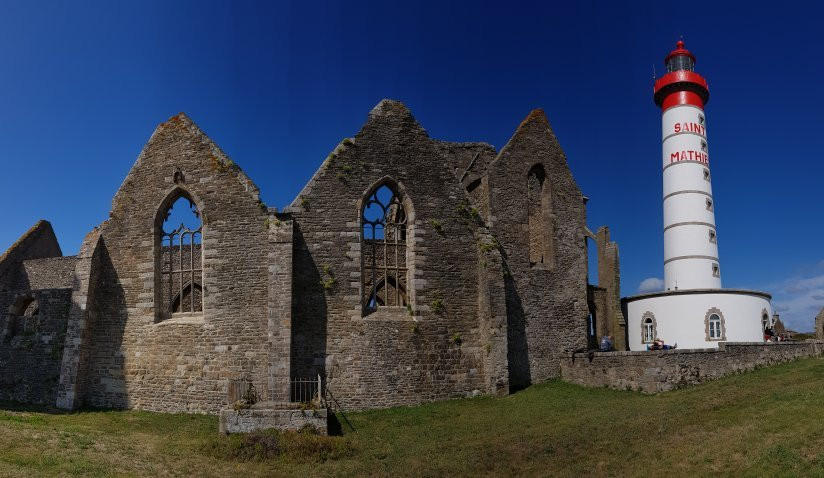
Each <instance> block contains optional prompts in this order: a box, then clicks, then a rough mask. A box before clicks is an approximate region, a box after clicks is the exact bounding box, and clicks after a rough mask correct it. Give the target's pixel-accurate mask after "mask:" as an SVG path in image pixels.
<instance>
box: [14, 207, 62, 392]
mask: <svg viewBox="0 0 824 478" xmlns="http://www.w3.org/2000/svg"><path fill="white" fill-rule="evenodd" d="M61 255H62V253H61V251H60V246H59V245H58V244H57V238H56V237H55V236H54V231H53V230H52V228H51V225H50V224H49V223H48V222H45V221H40V222H38V223H37V224H35V225H34V226H33V227H32V228H31V229H30V230H29V231H27V232H26V233H25V234H24V235H23V236H22V237H21V238H20V240H18V241H17V242H16V243H15V244H14V245H12V246H11V247H10V248H9V250H8V251H7V252H6V253H5V254H3V256H0V399H2V400H15V401H19V402H26V403H39V404H53V403H54V400H55V396H56V390H57V383H58V380H59V377H60V363H61V359H62V357H63V340H64V337H65V331H66V323H67V320H68V311H69V306H70V304H71V282H72V279H73V273H74V265H75V258H73V257H60V256H61ZM35 310H37V313H36V314H35V313H34V311H35Z"/></svg>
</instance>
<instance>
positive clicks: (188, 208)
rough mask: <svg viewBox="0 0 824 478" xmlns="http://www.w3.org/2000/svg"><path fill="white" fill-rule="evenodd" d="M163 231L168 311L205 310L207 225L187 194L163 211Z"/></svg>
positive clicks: (163, 301) (163, 296) (162, 264)
mask: <svg viewBox="0 0 824 478" xmlns="http://www.w3.org/2000/svg"><path fill="white" fill-rule="evenodd" d="M162 219H163V225H162V228H161V230H160V251H161V254H160V270H161V281H160V282H161V284H160V291H161V297H160V300H161V305H162V307H165V309H166V311H167V312H168V313H172V314H174V313H182V312H190V313H191V312H202V311H203V289H202V285H201V284H202V283H203V267H202V245H203V224H202V221H201V217H200V211H198V209H197V206H196V205H195V203H194V201H192V199H191V198H189V197H188V196H187V195H185V194H184V193H181V194H180V196H178V198H177V199H176V200H175V201H174V202H173V203H172V205H171V206H170V207H169V208H168V209H167V210H166V211H165V213H164V214H163V217H162Z"/></svg>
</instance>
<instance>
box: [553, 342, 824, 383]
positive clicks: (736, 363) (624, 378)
mask: <svg viewBox="0 0 824 478" xmlns="http://www.w3.org/2000/svg"><path fill="white" fill-rule="evenodd" d="M822 353H824V341H813V340H808V341H805V342H777V343H770V344H765V343H761V342H754V343H732V342H730V343H723V342H722V343H721V344H719V347H718V349H683V350H680V349H676V350H659V351H650V352H644V351H642V352H596V353H595V354H594V355H593V356H592V359H591V360H590V358H589V357H588V355H587V354H586V353H576V354H571V355H569V356H568V357H567V358H566V359H565V360H564V361H563V362H562V364H561V377H562V379H563V380H564V381H566V382H571V383H577V384H579V385H585V386H588V387H611V388H618V389H628V390H640V391H642V392H646V393H657V392H663V391H667V390H672V389H675V388H679V387H682V386H685V385H692V384H696V383H700V382H704V381H706V380H712V379H716V378H720V377H723V376H726V375H730V374H733V373H738V372H743V371H746V370H752V369H754V368H756V367H762V366H768V365H775V364H778V363H782V362H788V361H792V360H796V359H798V358H803V357H814V356H821V355H822Z"/></svg>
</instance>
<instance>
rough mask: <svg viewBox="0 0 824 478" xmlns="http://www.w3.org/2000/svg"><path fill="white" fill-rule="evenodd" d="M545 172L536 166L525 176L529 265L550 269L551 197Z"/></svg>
mask: <svg viewBox="0 0 824 478" xmlns="http://www.w3.org/2000/svg"><path fill="white" fill-rule="evenodd" d="M548 183H549V182H548V181H547V180H546V171H545V170H544V167H543V166H542V165H540V164H536V165H535V166H533V167H532V169H530V170H529V174H528V175H527V214H528V215H529V219H528V224H527V226H528V229H529V263H530V265H532V266H539V267H540V266H543V267H546V268H551V267H552V266H553V265H554V264H555V251H554V244H553V236H554V234H553V231H552V221H551V220H550V213H551V206H552V204H551V201H552V199H551V197H550V191H549V184H548Z"/></svg>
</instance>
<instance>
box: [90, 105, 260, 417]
mask: <svg viewBox="0 0 824 478" xmlns="http://www.w3.org/2000/svg"><path fill="white" fill-rule="evenodd" d="M180 190H182V191H185V192H186V193H187V194H188V195H189V196H191V198H192V199H193V200H194V202H195V203H196V205H197V207H198V210H199V211H200V213H201V217H202V221H203V245H202V249H203V261H202V267H203V289H204V294H203V312H202V314H190V316H186V317H175V316H174V315H173V316H172V317H171V318H170V319H166V320H159V319H162V318H163V317H162V315H161V314H159V312H160V311H159V310H157V309H156V293H157V285H156V284H157V275H156V267H157V262H156V253H157V250H156V249H157V247H158V242H157V240H156V234H157V232H156V229H155V228H156V224H157V223H158V220H159V219H158V215H159V214H161V213H162V210H163V209H165V206H167V205H168V204H169V202H170V201H171V200H172V199H174V197H175V194H176V192H177V191H180ZM267 217H268V210H267V208H266V207H265V206H264V205H263V204H262V203H261V202H260V199H259V193H258V189H257V187H256V186H255V185H254V183H252V181H251V180H249V179H248V178H247V177H246V175H245V174H243V172H242V171H241V170H240V169H239V168H238V167H237V166H236V165H235V164H234V163H233V162H232V161H231V160H230V159H229V158H227V157H226V156H225V155H224V154H223V152H222V151H221V150H220V149H219V148H218V147H217V146H216V145H215V144H214V143H212V142H211V140H209V139H208V138H207V137H206V136H205V135H204V134H203V133H202V132H201V131H200V130H199V129H198V128H197V126H196V125H194V123H192V121H191V120H189V119H188V118H187V117H186V116H185V115H183V114H180V115H177V116H175V117H173V118H171V119H170V120H169V121H167V122H166V123H164V124H162V125H160V126H159V127H158V128H157V130H156V131H155V132H154V134H153V135H152V137H151V139H150V140H149V142H148V144H147V145H146V146H145V148H144V149H143V151H142V152H141V154H140V156H139V158H138V159H137V162H136V163H135V165H134V166H133V167H132V170H131V171H130V172H129V174H128V176H127V177H126V179H125V180H124V181H123V184H122V186H121V187H120V190H119V191H118V192H117V195H116V196H115V198H114V200H113V202H112V211H111V214H110V219H109V220H108V221H106V222H105V223H104V224H103V225H102V226H101V228H100V235H101V240H102V247H103V250H102V251H101V257H100V271H99V274H98V277H99V279H98V281H99V283H98V284H97V293H96V303H95V304H94V309H95V310H96V317H95V318H94V325H93V326H92V327H91V328H90V330H89V333H90V337H89V340H88V341H87V344H88V351H87V354H88V371H87V373H86V376H85V387H84V393H83V395H82V396H81V397H78V399H79V400H80V401H81V402H82V403H84V404H86V405H91V406H98V407H118V408H120V407H134V408H141V409H147V410H157V411H202V412H212V413H214V412H217V410H219V409H220V408H221V406H223V405H225V402H226V390H227V383H228V381H229V380H232V379H247V380H249V381H251V382H252V383H253V384H254V385H255V387H256V388H257V390H258V391H259V392H260V393H261V394H262V396H264V397H266V396H268V393H269V390H268V383H269V380H268V362H269V350H268V343H269V341H268V323H269V316H270V314H269V311H268V300H267V298H268V296H269V281H268V272H267V256H268V253H269V240H268V237H269V233H268V220H267ZM161 223H162V221H161ZM158 306H160V307H165V304H158Z"/></svg>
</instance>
